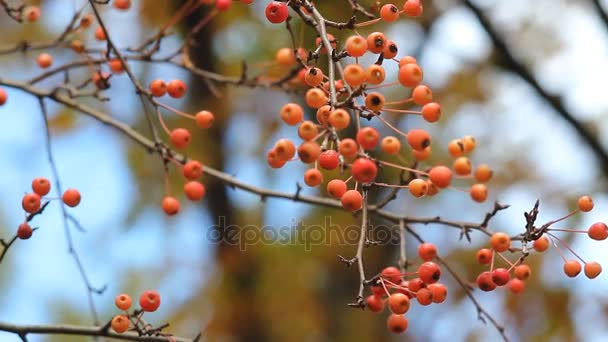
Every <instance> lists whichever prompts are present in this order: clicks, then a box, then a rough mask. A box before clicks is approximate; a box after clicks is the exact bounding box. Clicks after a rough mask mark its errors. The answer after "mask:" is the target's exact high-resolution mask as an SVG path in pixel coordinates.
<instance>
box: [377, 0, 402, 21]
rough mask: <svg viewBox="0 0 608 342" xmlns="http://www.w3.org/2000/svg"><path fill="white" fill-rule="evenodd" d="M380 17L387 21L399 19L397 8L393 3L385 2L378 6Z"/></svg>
mask: <svg viewBox="0 0 608 342" xmlns="http://www.w3.org/2000/svg"><path fill="white" fill-rule="evenodd" d="M380 18H382V20H384V21H386V22H387V23H392V22H393V21H395V20H397V19H399V9H398V8H397V6H395V5H393V4H386V5H383V6H382V7H381V8H380Z"/></svg>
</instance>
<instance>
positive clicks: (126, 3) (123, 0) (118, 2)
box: [112, 0, 131, 11]
mask: <svg viewBox="0 0 608 342" xmlns="http://www.w3.org/2000/svg"><path fill="white" fill-rule="evenodd" d="M112 5H114V8H116V9H119V10H123V11H126V10H128V9H129V8H131V0H114V2H113V3H112Z"/></svg>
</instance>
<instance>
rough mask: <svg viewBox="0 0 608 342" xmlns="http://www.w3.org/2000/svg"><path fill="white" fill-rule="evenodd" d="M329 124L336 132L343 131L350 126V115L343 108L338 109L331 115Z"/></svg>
mask: <svg viewBox="0 0 608 342" xmlns="http://www.w3.org/2000/svg"><path fill="white" fill-rule="evenodd" d="M328 121H329V124H330V125H332V126H333V127H334V128H335V129H336V130H338V131H339V130H342V129H344V128H346V127H348V125H350V114H348V112H347V111H346V110H344V109H342V108H338V109H336V110H334V111H332V112H331V113H329V119H328Z"/></svg>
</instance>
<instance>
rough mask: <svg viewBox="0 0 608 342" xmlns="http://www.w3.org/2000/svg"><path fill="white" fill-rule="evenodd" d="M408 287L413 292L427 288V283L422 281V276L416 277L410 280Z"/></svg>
mask: <svg viewBox="0 0 608 342" xmlns="http://www.w3.org/2000/svg"><path fill="white" fill-rule="evenodd" d="M407 287H408V288H409V289H410V291H412V292H418V291H420V289H423V288H426V283H425V282H423V281H422V279H420V278H414V279H411V280H410V281H408V283H407Z"/></svg>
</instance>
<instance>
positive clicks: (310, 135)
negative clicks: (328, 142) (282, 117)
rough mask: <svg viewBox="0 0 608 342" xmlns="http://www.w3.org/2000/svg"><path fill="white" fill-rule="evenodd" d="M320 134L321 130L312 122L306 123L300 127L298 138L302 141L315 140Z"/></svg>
mask: <svg viewBox="0 0 608 342" xmlns="http://www.w3.org/2000/svg"><path fill="white" fill-rule="evenodd" d="M318 134H319V129H317V125H315V123H314V122H312V121H308V120H306V121H304V122H302V123H301V124H300V126H298V136H299V137H300V138H302V140H313V139H314V138H315V137H316V136H317V135H318Z"/></svg>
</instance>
